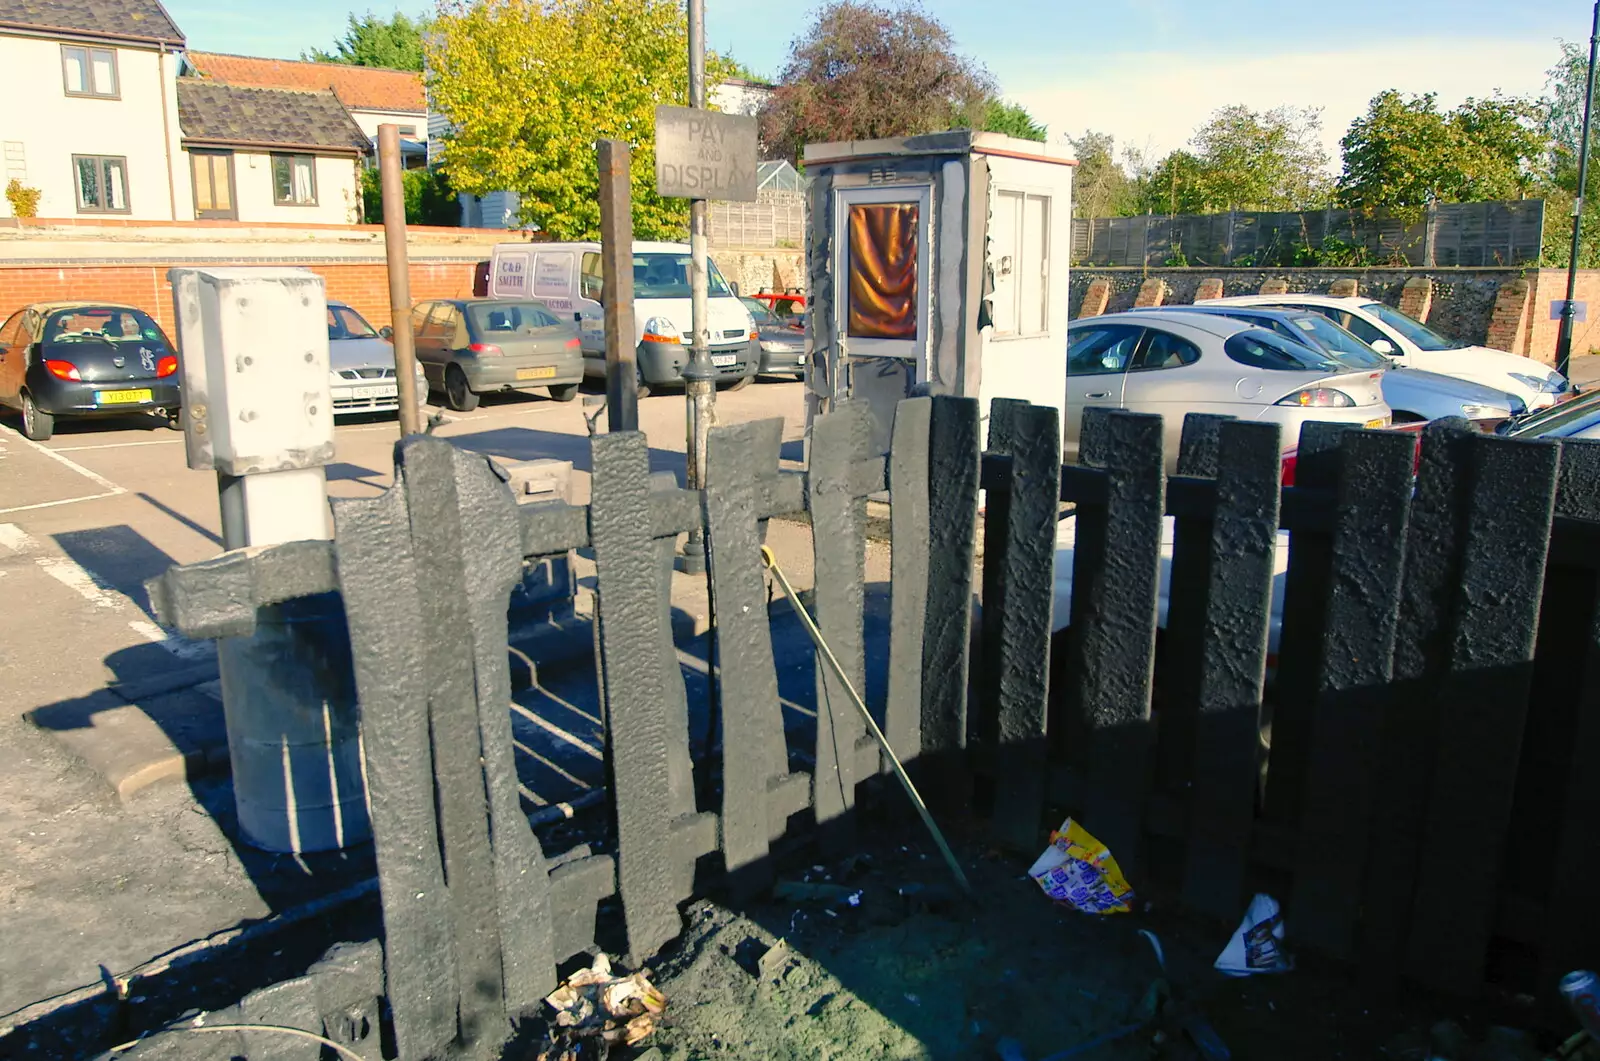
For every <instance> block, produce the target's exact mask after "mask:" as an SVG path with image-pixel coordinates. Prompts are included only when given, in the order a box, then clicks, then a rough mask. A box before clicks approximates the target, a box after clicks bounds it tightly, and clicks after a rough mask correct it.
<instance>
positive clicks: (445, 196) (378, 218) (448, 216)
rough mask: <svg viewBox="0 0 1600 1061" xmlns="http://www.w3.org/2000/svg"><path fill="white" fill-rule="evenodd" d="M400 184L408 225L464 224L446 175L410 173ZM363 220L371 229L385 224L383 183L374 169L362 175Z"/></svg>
mask: <svg viewBox="0 0 1600 1061" xmlns="http://www.w3.org/2000/svg"><path fill="white" fill-rule="evenodd" d="M400 182H401V187H402V189H403V194H404V196H405V201H406V224H408V225H444V226H448V227H455V226H457V225H459V224H461V204H460V202H459V201H458V200H457V199H456V193H455V190H454V189H453V188H451V187H450V181H449V179H448V178H447V177H445V175H444V174H443V173H441V172H440V171H438V170H426V169H408V170H406V171H405V172H404V173H402V174H401V175H400ZM361 219H362V221H364V222H365V223H366V224H369V225H381V224H383V180H382V178H381V177H380V175H379V173H378V169H377V167H375V166H373V167H367V168H364V169H362V171H361Z"/></svg>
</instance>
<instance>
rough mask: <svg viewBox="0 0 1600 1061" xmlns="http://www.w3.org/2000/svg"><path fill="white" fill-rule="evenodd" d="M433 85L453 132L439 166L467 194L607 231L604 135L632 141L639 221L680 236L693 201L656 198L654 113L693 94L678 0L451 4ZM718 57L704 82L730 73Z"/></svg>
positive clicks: (565, 231) (562, 227)
mask: <svg viewBox="0 0 1600 1061" xmlns="http://www.w3.org/2000/svg"><path fill="white" fill-rule="evenodd" d="M427 54H428V71H429V76H428V90H429V93H430V97H431V99H432V101H433V106H434V108H435V109H436V110H437V111H438V112H439V113H440V114H441V115H443V116H444V117H445V118H446V119H448V120H449V121H450V123H451V125H452V127H453V130H454V131H453V132H452V133H451V134H450V135H449V137H448V138H447V139H446V141H445V144H444V147H443V156H442V160H441V166H442V167H443V169H444V171H445V173H446V175H447V176H448V177H449V179H450V183H451V186H452V187H454V188H455V189H456V190H457V191H461V192H466V193H468V194H471V195H483V194H485V193H487V192H491V191H497V190H506V191H514V192H517V193H519V194H520V195H521V198H522V208H521V213H520V218H519V220H520V221H521V222H522V223H523V224H531V225H537V226H538V227H539V228H541V229H543V230H544V231H545V232H547V233H549V234H550V235H551V236H552V237H553V238H555V239H562V240H567V239H592V238H594V237H595V236H596V235H597V234H598V232H599V230H600V205H599V200H598V194H599V173H598V170H597V167H596V165H595V149H594V144H595V141H596V140H601V139H619V140H626V141H628V142H629V143H630V144H631V145H632V146H633V173H632V177H633V228H634V233H635V234H636V235H637V236H638V237H639V238H640V239H661V238H676V237H681V236H682V235H683V234H684V232H685V231H686V230H687V226H688V221H687V219H688V212H689V206H688V202H687V201H686V200H682V199H662V198H661V197H660V196H658V195H656V192H655V108H656V106H657V105H658V104H678V105H682V104H684V103H685V102H686V97H687V93H688V84H689V58H688V24H687V20H686V18H685V15H684V9H683V7H682V6H681V5H680V4H679V3H677V2H676V0H481V2H477V3H467V2H464V0H463V2H459V3H456V4H453V5H452V6H450V7H448V8H446V9H443V10H441V13H440V15H439V17H438V18H437V19H436V20H435V22H434V24H433V27H432V32H431V33H430V35H429V38H428V41H427ZM726 70H727V64H726V62H725V61H724V60H722V59H720V58H718V57H716V56H711V57H708V61H707V74H708V77H709V78H710V79H711V80H712V81H713V83H715V82H716V81H719V80H720V79H721V78H723V77H724V76H726Z"/></svg>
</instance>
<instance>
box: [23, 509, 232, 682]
mask: <svg viewBox="0 0 1600 1061" xmlns="http://www.w3.org/2000/svg"><path fill="white" fill-rule="evenodd" d="M0 545H3V546H5V547H6V548H7V549H9V550H10V551H11V552H13V553H15V554H16V555H18V556H31V557H33V562H34V563H35V564H36V565H38V567H39V569H40V570H42V571H43V572H44V573H45V574H47V575H49V576H50V577H51V578H53V579H55V580H56V581H57V582H59V583H61V584H62V585H63V586H65V587H67V588H68V589H70V590H72V592H74V593H76V594H77V595H78V596H80V597H82V598H83V599H84V600H86V601H88V602H89V603H90V604H92V605H94V607H96V608H103V609H113V610H114V609H124V608H126V607H128V606H129V605H131V604H132V603H133V602H132V601H130V600H129V599H128V597H127V595H126V594H124V593H123V592H122V591H121V590H119V589H117V588H116V587H115V586H112V585H110V584H108V583H107V582H105V581H104V580H102V579H101V578H100V577H99V576H97V575H96V574H95V573H94V572H92V571H90V570H89V569H88V568H86V567H84V566H83V565H82V564H79V563H78V562H77V561H76V560H73V559H72V558H71V557H70V556H63V555H60V554H58V553H52V552H49V551H48V550H46V549H44V547H43V546H42V545H41V544H40V543H39V541H38V539H36V538H34V537H33V536H32V535H31V534H29V533H28V532H27V531H25V530H23V529H22V528H21V527H19V526H17V525H16V524H15V523H0ZM140 615H141V617H140V618H138V619H130V620H129V621H128V628H129V629H130V630H132V631H133V632H134V633H136V634H138V635H139V636H140V637H142V638H144V639H145V640H146V641H149V642H150V643H151V644H154V645H160V646H161V647H162V648H164V649H166V650H167V651H168V652H170V653H172V655H174V656H176V657H177V658H178V659H181V660H185V661H194V660H199V659H204V658H206V657H208V656H210V655H211V653H212V651H213V648H212V646H211V644H210V643H209V642H201V641H191V640H189V639H188V638H186V637H182V636H180V635H177V634H169V633H167V631H165V630H163V629H161V627H159V626H157V625H156V624H155V623H153V622H151V621H150V620H148V619H145V618H143V617H142V616H143V613H142V612H141V613H140Z"/></svg>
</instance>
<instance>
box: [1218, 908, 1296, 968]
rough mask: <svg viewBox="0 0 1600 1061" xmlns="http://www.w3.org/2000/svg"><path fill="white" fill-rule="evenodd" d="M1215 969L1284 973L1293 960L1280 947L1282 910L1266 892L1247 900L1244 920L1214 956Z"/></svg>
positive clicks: (1281, 944)
mask: <svg viewBox="0 0 1600 1061" xmlns="http://www.w3.org/2000/svg"><path fill="white" fill-rule="evenodd" d="M1216 967H1217V970H1218V971H1219V972H1222V973H1225V974H1227V975H1228V976H1255V975H1258V974H1260V973H1286V972H1288V971H1289V970H1290V969H1293V968H1294V959H1292V958H1290V957H1289V955H1288V953H1287V952H1286V951H1284V949H1283V910H1282V909H1281V908H1280V907H1279V906H1278V901H1277V900H1276V899H1274V898H1273V897H1272V896H1270V895H1258V896H1256V897H1255V898H1254V899H1251V900H1250V908H1249V909H1248V910H1246V911H1245V912H1244V920H1243V921H1240V922H1239V927H1238V928H1237V929H1235V930H1234V933H1233V938H1232V939H1230V940H1228V945H1227V946H1226V947H1224V948H1222V953H1221V954H1219V955H1218V956H1217V965H1216Z"/></svg>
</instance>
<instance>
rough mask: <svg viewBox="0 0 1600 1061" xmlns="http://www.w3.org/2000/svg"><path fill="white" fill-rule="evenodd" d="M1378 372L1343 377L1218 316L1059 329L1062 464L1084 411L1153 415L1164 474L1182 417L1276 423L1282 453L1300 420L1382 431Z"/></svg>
mask: <svg viewBox="0 0 1600 1061" xmlns="http://www.w3.org/2000/svg"><path fill="white" fill-rule="evenodd" d="M1382 378H1383V372H1382V370H1381V369H1378V370H1360V371H1351V370H1350V368H1349V367H1348V366H1347V365H1343V364H1340V363H1339V362H1338V361H1336V360H1334V359H1333V358H1331V357H1329V356H1328V355H1327V354H1324V353H1322V352H1320V351H1317V350H1313V349H1312V348H1311V347H1309V346H1305V345H1303V344H1301V343H1298V342H1294V341H1292V340H1289V339H1285V338H1283V337H1282V336H1280V335H1277V334H1275V333H1273V332H1271V331H1268V330H1267V329H1265V328H1260V327H1257V326H1255V325H1254V324H1251V323H1250V322H1247V321H1240V320H1235V319H1234V318H1232V317H1225V316H1222V315H1220V314H1216V313H1182V312H1179V311H1177V310H1133V311H1131V312H1128V313H1108V314H1105V315H1103V316H1099V317H1084V318H1081V319H1079V320H1075V321H1073V322H1072V323H1070V324H1068V325H1067V381H1066V382H1067V415H1066V423H1065V424H1064V425H1063V426H1064V430H1063V432H1062V438H1061V443H1062V459H1063V461H1066V462H1071V463H1076V461H1077V460H1078V436H1079V432H1080V431H1081V430H1082V427H1083V413H1084V410H1085V409H1086V408H1090V407H1092V406H1101V407H1106V408H1112V409H1126V410H1129V411H1131V412H1136V413H1157V414H1159V415H1160V416H1161V417H1162V418H1163V420H1164V421H1165V424H1164V434H1165V454H1166V463H1167V470H1168V471H1169V472H1170V471H1172V470H1174V469H1175V468H1176V467H1177V463H1178V444H1179V441H1180V439H1181V438H1182V435H1183V418H1184V417H1185V416H1186V415H1188V414H1189V413H1215V414H1219V415H1224V416H1233V417H1237V418H1239V419H1240V420H1260V421H1267V422H1272V423H1276V424H1278V425H1279V426H1280V428H1281V430H1282V441H1283V448H1284V449H1286V450H1287V449H1290V448H1292V447H1294V446H1295V445H1296V444H1298V442H1299V440H1300V428H1301V426H1302V425H1304V424H1305V423H1306V422H1307V421H1311V420H1328V421H1335V422H1338V423H1347V424H1353V425H1354V426H1356V427H1388V426H1389V423H1390V421H1391V419H1392V418H1393V413H1392V411H1391V410H1390V408H1389V406H1388V404H1387V403H1385V402H1384V400H1383V390H1382V387H1381V385H1380V380H1381V379H1382Z"/></svg>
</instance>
